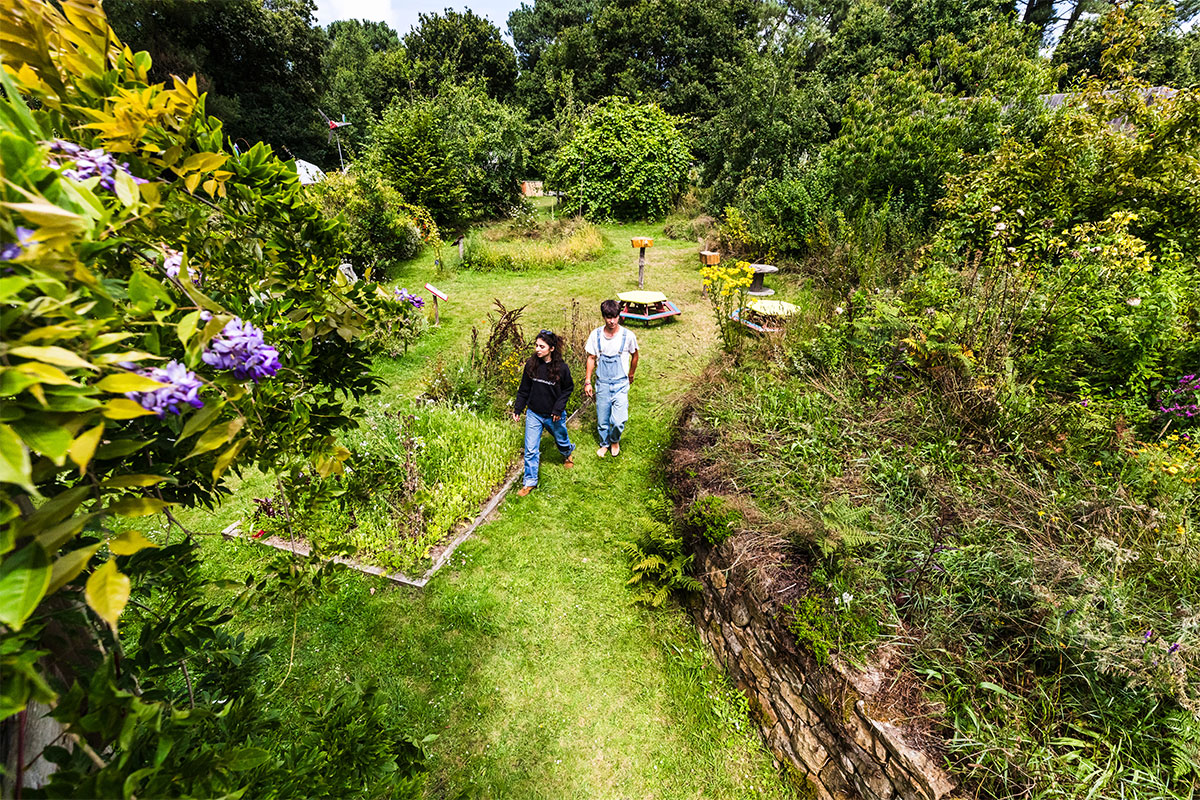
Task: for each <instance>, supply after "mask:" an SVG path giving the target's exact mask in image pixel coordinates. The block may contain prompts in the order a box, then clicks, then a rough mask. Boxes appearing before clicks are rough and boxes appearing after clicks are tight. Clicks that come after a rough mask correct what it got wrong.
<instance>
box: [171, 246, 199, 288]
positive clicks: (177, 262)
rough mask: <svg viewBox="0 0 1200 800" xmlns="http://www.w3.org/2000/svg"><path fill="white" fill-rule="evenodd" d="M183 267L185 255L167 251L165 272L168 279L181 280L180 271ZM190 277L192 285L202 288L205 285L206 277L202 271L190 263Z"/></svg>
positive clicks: (176, 251)
mask: <svg viewBox="0 0 1200 800" xmlns="http://www.w3.org/2000/svg"><path fill="white" fill-rule="evenodd" d="M182 266H183V253H181V252H179V251H178V250H167V257H166V258H165V259H163V271H164V272H166V273H167V277H169V278H174V279H175V280H179V269H180V267H182ZM187 270H188V277H189V278H191V279H192V283H193V284H195V285H196V286H200V285H202V284H203V283H204V275H203V274H201V272H200V270H199V269H197V268H196V267H193V266H192V265H191V263H190V262H189V263H188V268H187Z"/></svg>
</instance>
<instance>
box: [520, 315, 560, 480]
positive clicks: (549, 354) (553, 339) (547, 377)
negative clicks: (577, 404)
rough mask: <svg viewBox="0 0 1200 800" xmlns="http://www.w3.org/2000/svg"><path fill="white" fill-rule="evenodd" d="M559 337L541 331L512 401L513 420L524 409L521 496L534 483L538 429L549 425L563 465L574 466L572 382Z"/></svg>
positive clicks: (539, 447)
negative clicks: (570, 409) (569, 416)
mask: <svg viewBox="0 0 1200 800" xmlns="http://www.w3.org/2000/svg"><path fill="white" fill-rule="evenodd" d="M561 346H562V342H561V340H560V339H559V338H558V336H556V335H555V334H554V333H553V332H552V331H542V332H541V333H539V334H538V337H537V339H536V340H535V341H534V343H533V355H532V356H530V357H529V360H528V361H526V362H525V370H524V372H523V373H522V374H521V386H520V388H518V389H517V400H516V402H515V403H513V420H514V421H516V420H519V419H520V417H521V412H522V411H524V412H525V485H524V486H522V487H521V490H520V491H518V492H517V494H518V495H520V496H521V497H524V496H525V495H527V494H529V493H530V492H532V491H533V487H535V486H537V483H538V464H539V463H540V461H541V458H542V429H543V428H546V429H549V431H550V433H551V434H552V435H553V436H554V442H555V444H557V445H558V452H560V453H562V455H563V458H565V459H566V460H565V461H564V462H563V466H564V467H566V468H567V469H570V468H571V467H573V466H575V462H574V460H573V459H572V458H571V454H572V453H573V452H574V451H575V445H573V444H571V439H570V438H569V437H568V436H567V421H566V419H565V417H566V413H565V412H566V408H567V400H568V399H569V398H570V397H571V391H572V390H573V389H574V388H575V384H574V383H573V382H572V381H571V370H570V368H569V367H567V363H566V362H565V361H563V358H562V353H561V352H560V350H561Z"/></svg>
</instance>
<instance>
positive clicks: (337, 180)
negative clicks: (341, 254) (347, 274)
mask: <svg viewBox="0 0 1200 800" xmlns="http://www.w3.org/2000/svg"><path fill="white" fill-rule="evenodd" d="M308 191H309V192H310V193H311V194H312V195H313V197H314V198H315V200H316V202H317V204H318V205H319V206H320V207H321V209H322V210H324V211H325V212H326V213H327V214H329V215H331V216H333V215H340V216H341V218H342V220H343V221H344V222H345V223H346V225H345V231H346V240H347V244H346V250H345V255H346V259H347V261H349V262H350V263H351V264H353V265H354V268H355V270H356V271H357V272H358V274H359V275H360V276H363V277H370V278H374V279H384V278H386V277H389V276H390V273H391V272H392V269H393V267H394V266H395V265H396V264H397V263H398V262H400V261H404V260H406V259H409V258H412V257H413V256H415V255H416V254H417V250H418V249H420V247H421V243H422V240H423V235H422V232H421V229H420V228H418V227H417V223H416V220H415V219H414V218H413V215H412V214H411V213H409V212H408V210H407V204H405V202H404V199H403V197H401V195H400V193H399V192H397V191H396V190H395V189H394V188H392V187H391V186H390V185H389V184H388V183H387V182H385V181H384V180H383V178H382V176H380V175H379V174H378V173H377V172H375V171H373V170H370V169H367V168H365V167H358V166H355V167H354V168H352V169H351V171H350V172H347V173H341V172H330V173H327V174H326V176H325V179H324V180H323V181H321V182H320V183H314V184H312V185H311V186H309V187H308Z"/></svg>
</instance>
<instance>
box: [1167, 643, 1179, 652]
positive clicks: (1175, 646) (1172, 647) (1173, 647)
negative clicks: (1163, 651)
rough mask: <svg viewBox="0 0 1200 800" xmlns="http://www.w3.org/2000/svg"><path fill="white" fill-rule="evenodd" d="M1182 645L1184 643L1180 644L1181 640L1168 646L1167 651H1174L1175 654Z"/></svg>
mask: <svg viewBox="0 0 1200 800" xmlns="http://www.w3.org/2000/svg"><path fill="white" fill-rule="evenodd" d="M1181 646H1182V645H1180V643H1179V642H1176V643H1175V644H1173V645H1171V646H1170V647H1168V648H1167V652H1168V653H1172V654H1174V653H1178V652H1179V648H1180V647H1181Z"/></svg>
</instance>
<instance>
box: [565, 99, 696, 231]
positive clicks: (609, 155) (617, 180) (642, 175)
mask: <svg viewBox="0 0 1200 800" xmlns="http://www.w3.org/2000/svg"><path fill="white" fill-rule="evenodd" d="M681 125H682V120H680V119H679V118H677V117H673V116H671V115H670V114H668V113H667V112H665V111H663V110H662V109H661V108H659V107H658V106H656V105H652V104H648V105H637V104H634V103H630V102H629V101H628V100H625V99H623V98H619V97H610V98H608V99H606V100H604V101H602V102H601V103H599V104H597V105H596V106H595V107H594V108H593V109H592V111H591V113H590V114H589V115H588V117H587V118H586V119H585V120H584V122H583V124H582V125H581V126H580V128H579V131H578V132H577V133H576V134H575V136H574V137H573V138H572V139H571V140H570V141H569V142H567V144H566V145H565V146H564V147H563V148H562V149H561V150H560V151H559V153H558V156H557V158H556V160H555V163H554V166H553V168H552V170H551V182H552V183H553V185H554V186H555V187H556V188H558V189H560V190H563V191H566V192H567V201H566V207H567V210H568V211H572V212H578V213H582V214H583V215H584V216H586V217H589V218H591V219H601V220H603V219H611V218H616V219H624V220H634V219H647V218H655V217H662V216H663V215H665V214H666V213H667V211H668V210H669V209H670V207H671V204H672V203H673V202H674V201H675V198H676V196H678V194H679V191H680V189H681V188H682V186H683V181H684V179H685V178H686V177H687V170H688V167H689V166H690V165H691V154H690V152H689V150H688V141H687V138H686V137H685V136H684V134H683V131H682V130H681Z"/></svg>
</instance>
